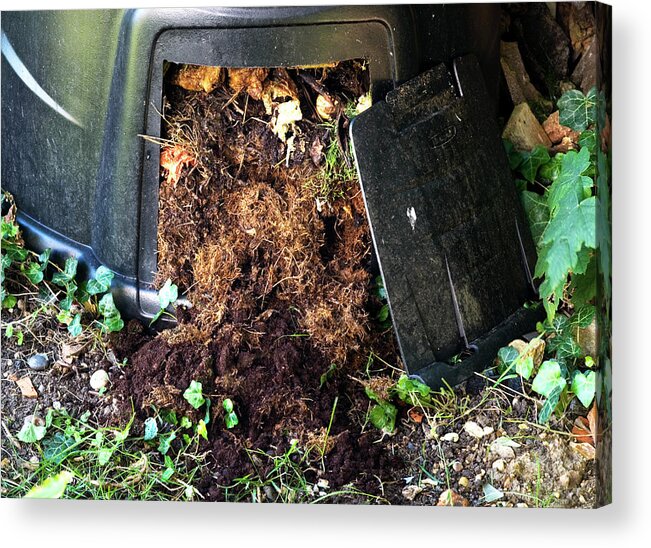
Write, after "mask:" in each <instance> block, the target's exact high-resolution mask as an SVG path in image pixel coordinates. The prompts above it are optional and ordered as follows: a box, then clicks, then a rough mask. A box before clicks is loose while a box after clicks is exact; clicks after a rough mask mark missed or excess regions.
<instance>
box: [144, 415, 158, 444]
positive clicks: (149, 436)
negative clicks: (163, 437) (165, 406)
mask: <svg viewBox="0 0 651 548" xmlns="http://www.w3.org/2000/svg"><path fill="white" fill-rule="evenodd" d="M157 435H158V424H157V423H156V419H155V418H154V417H148V418H147V419H145V435H144V437H143V439H144V440H145V441H149V440H153V439H154V438H155V437H156V436H157Z"/></svg>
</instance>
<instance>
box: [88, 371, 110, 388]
mask: <svg viewBox="0 0 651 548" xmlns="http://www.w3.org/2000/svg"><path fill="white" fill-rule="evenodd" d="M108 383H109V376H108V373H107V372H106V371H104V370H103V369H98V370H97V371H95V373H93V374H92V375H91V377H90V386H91V388H92V389H93V390H101V389H102V388H106V386H107V385H108Z"/></svg>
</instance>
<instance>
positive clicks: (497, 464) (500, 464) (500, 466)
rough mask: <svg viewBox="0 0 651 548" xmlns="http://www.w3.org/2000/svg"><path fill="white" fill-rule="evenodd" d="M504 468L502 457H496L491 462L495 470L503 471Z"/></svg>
mask: <svg viewBox="0 0 651 548" xmlns="http://www.w3.org/2000/svg"><path fill="white" fill-rule="evenodd" d="M505 468H506V463H505V462H504V459H497V460H496V461H495V462H494V463H493V470H497V471H498V472H504V469H505Z"/></svg>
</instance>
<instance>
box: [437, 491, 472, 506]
mask: <svg viewBox="0 0 651 548" xmlns="http://www.w3.org/2000/svg"><path fill="white" fill-rule="evenodd" d="M436 506H470V503H469V502H468V499H466V498H465V497H462V496H461V495H460V494H459V493H455V492H454V491H453V490H452V489H446V490H445V491H443V492H442V493H441V496H440V497H439V501H438V502H437V503H436Z"/></svg>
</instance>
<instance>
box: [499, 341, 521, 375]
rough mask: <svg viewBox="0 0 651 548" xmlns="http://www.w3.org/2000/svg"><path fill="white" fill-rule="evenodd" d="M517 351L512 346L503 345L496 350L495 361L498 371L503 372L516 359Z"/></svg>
mask: <svg viewBox="0 0 651 548" xmlns="http://www.w3.org/2000/svg"><path fill="white" fill-rule="evenodd" d="M518 356H519V354H518V351H517V350H516V349H515V348H513V347H512V346H503V347H502V348H500V349H499V350H498V352H497V363H498V369H499V371H500V373H505V372H506V371H508V370H509V369H511V367H513V364H514V363H515V360H517V359H518Z"/></svg>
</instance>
